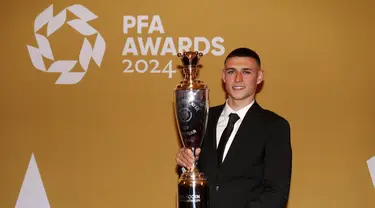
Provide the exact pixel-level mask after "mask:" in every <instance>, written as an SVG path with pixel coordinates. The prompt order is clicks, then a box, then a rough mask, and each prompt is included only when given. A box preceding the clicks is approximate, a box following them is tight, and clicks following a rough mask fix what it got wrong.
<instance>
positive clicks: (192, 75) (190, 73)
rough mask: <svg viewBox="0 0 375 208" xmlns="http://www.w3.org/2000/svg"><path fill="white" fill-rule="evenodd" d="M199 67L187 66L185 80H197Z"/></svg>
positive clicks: (190, 81)
mask: <svg viewBox="0 0 375 208" xmlns="http://www.w3.org/2000/svg"><path fill="white" fill-rule="evenodd" d="M196 71H197V68H196V67H193V66H187V67H186V68H184V75H185V76H184V79H185V80H188V81H189V83H192V82H193V80H195V79H196V78H197V75H196V74H197V73H196Z"/></svg>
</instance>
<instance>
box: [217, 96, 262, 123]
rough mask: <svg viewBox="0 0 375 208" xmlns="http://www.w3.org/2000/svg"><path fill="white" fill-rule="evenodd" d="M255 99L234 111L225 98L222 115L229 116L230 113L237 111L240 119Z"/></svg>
mask: <svg viewBox="0 0 375 208" xmlns="http://www.w3.org/2000/svg"><path fill="white" fill-rule="evenodd" d="M254 102H255V100H253V101H252V102H251V103H250V104H249V105H247V106H245V107H243V108H241V109H240V110H238V111H234V110H233V109H232V108H231V107H230V106H229V105H228V100H226V102H225V107H224V116H225V118H227V117H228V116H229V114H230V113H237V115H238V116H239V117H240V119H241V120H242V119H243V118H244V117H245V115H246V113H247V111H248V110H249V109H250V107H251V106H252V105H253V104H254Z"/></svg>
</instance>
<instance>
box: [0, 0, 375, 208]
mask: <svg viewBox="0 0 375 208" xmlns="http://www.w3.org/2000/svg"><path fill="white" fill-rule="evenodd" d="M51 4H53V16H56V15H58V14H59V12H61V11H63V10H64V9H66V8H68V7H70V6H72V5H75V4H80V5H82V6H83V7H85V8H87V10H89V11H91V12H92V13H93V14H95V15H96V16H97V18H96V19H93V20H91V21H87V23H88V24H89V25H91V27H92V28H95V31H96V33H95V34H93V35H87V40H88V42H89V43H91V45H92V46H93V47H94V43H95V41H96V37H97V34H99V33H100V35H101V36H102V37H103V40H104V41H105V53H104V56H103V57H102V61H101V63H100V64H97V63H95V61H94V60H93V59H91V60H90V63H89V65H88V69H87V71H86V73H85V75H84V77H83V78H82V79H81V80H80V81H78V82H77V83H75V84H61V83H60V84H58V83H57V84H56V80H58V79H59V77H60V73H48V72H43V71H41V70H38V69H37V68H36V67H34V65H33V62H32V59H31V58H30V57H31V56H30V53H29V49H28V46H30V47H34V49H36V50H34V52H35V51H36V52H38V51H39V54H40V53H41V52H40V51H42V50H41V49H40V50H38V49H37V48H41V47H38V43H37V40H36V35H35V33H34V23H35V22H36V17H37V16H38V15H39V14H40V13H42V12H43V11H44V10H45V9H47V8H48V7H49V6H50V5H51ZM80 8H82V7H80ZM0 10H1V13H0V14H1V33H0V37H1V64H2V67H1V68H2V69H1V70H0V73H1V74H0V77H1V78H0V79H1V81H0V85H1V87H0V89H1V104H0V105H1V111H0V115H1V131H0V156H1V157H0V167H1V168H0V170H1V171H0V184H1V185H0V207H4V208H6V207H15V204H16V202H17V199H18V196H19V193H20V190H21V186H22V183H23V180H24V177H25V173H26V170H27V167H28V164H29V161H30V158H31V155H32V154H34V156H35V159H36V162H37V164H38V167H39V171H40V175H41V177H42V180H43V184H44V188H45V190H46V193H47V196H48V200H49V203H50V205H51V207H54V208H58V207H60V208H76V207H77V208H82V207H90V208H95V207H98V208H99V207H140V208H143V207H156V208H157V207H160V208H161V207H163V208H174V207H176V191H177V174H176V173H175V160H174V159H175V153H176V152H177V151H178V149H179V148H180V146H179V145H180V143H179V138H178V137H177V134H176V128H175V123H174V117H173V116H174V115H173V108H172V102H173V89H174V87H175V85H176V84H177V83H179V81H180V80H181V74H180V73H179V72H178V71H177V72H175V73H171V77H169V74H168V72H169V71H171V69H172V70H173V69H176V66H177V65H178V64H180V61H179V59H178V58H177V57H176V56H175V54H174V52H173V50H172V49H173V46H171V44H174V47H175V48H177V50H178V48H179V46H181V45H179V43H178V42H179V41H180V39H179V38H180V37H185V39H184V38H182V39H181V40H185V43H184V44H187V43H188V42H189V40H190V41H191V44H192V46H193V45H194V44H195V42H194V41H197V40H200V42H199V41H198V45H199V47H200V48H199V50H204V47H205V46H207V41H208V42H209V45H210V46H209V49H208V50H209V52H208V53H207V54H205V56H203V57H202V59H201V64H203V65H204V66H203V69H202V70H201V72H200V75H199V78H200V79H201V80H203V81H204V82H205V83H207V84H208V86H209V88H210V105H211V106H214V105H219V104H222V103H223V102H224V92H223V90H222V88H221V80H220V77H221V68H222V67H223V60H224V58H225V56H226V55H227V54H228V53H229V52H230V51H231V50H233V49H234V48H237V47H242V46H245V47H250V48H252V49H254V50H256V51H257V52H258V53H259V54H260V56H261V59H262V63H263V67H264V70H265V71H266V74H265V82H264V86H263V89H262V91H261V92H260V93H259V94H258V101H259V103H260V104H261V105H262V106H263V107H264V108H267V109H271V110H273V111H275V112H276V113H278V114H280V115H282V116H284V117H285V118H287V119H288V120H289V121H290V124H291V128H292V145H293V177H292V185H291V193H290V202H289V205H288V208H316V207H319V208H332V207H340V208H357V207H360V208H371V207H375V198H374V196H375V195H374V194H375V189H374V186H373V184H372V181H371V177H370V173H369V170H368V168H367V165H366V160H368V159H369V158H370V157H372V156H374V155H375V131H374V123H375V117H374V115H375V110H374V109H375V108H374V106H375V93H374V90H375V87H374V85H373V82H374V77H375V63H374V56H375V53H374V48H375V41H374V37H375V12H374V11H375V2H374V1H365V0H358V1H339V0H331V1H326V0H318V1H291V0H289V1H249V0H246V1H245V0H242V1H241V0H232V1H217V0H216V1H207V0H206V1H195V0H193V1H166V0H164V1H163V0H162V1H153V0H143V1H118V0H112V1H89V0H81V1H73V0H67V1H46V0H35V1H26V0H15V1H6V2H2V5H1V9H0ZM65 11H66V19H65V23H64V24H63V25H60V26H61V27H59V28H58V29H57V30H56V31H55V32H54V33H53V34H51V35H50V36H48V37H47V35H46V34H47V33H48V30H50V31H49V32H51V31H53V30H54V28H53V26H56V25H59V22H60V23H61V17H62V16H59V17H60V19H59V18H54V19H51V18H49V19H48V18H47V17H46V16H44V17H42V19H43V18H44V20H48V21H49V22H44V23H47V24H44V26H42V27H41V28H40V29H39V31H38V32H37V34H40V35H43V37H46V38H45V39H43V40H48V43H49V44H50V47H51V48H52V52H53V57H54V60H51V59H48V58H46V57H42V60H44V62H43V63H44V65H45V66H46V71H48V70H47V69H48V67H49V66H51V65H52V64H54V63H55V62H56V61H58V60H76V61H77V60H78V62H76V65H75V66H74V68H73V69H72V70H71V71H70V72H68V73H69V74H73V72H76V73H77V72H85V71H84V70H83V68H82V66H81V65H80V64H83V63H84V62H85V61H84V60H85V58H84V57H83V56H82V57H81V58H82V60H80V58H79V57H80V51H81V48H82V45H83V42H84V36H83V35H81V34H80V33H79V32H77V31H76V30H74V29H73V28H72V27H71V26H70V25H69V24H67V22H68V21H71V20H75V19H82V18H83V19H84V18H85V17H88V16H87V15H86V16H84V17H83V16H81V17H80V16H79V14H82V13H84V12H82V11H83V10H79V12H81V13H79V12H78V13H76V14H74V13H72V12H70V10H68V9H67V10H65ZM86 14H88V13H86ZM47 16H48V15H47ZM89 16H90V15H89ZM124 16H127V17H128V18H127V19H126V18H124ZM129 16H130V17H129ZM154 16H159V17H160V20H161V22H160V21H158V20H157V19H156V20H152V19H153V17H154ZM132 17H134V19H135V20H136V21H132V20H134V19H132ZM139 17H140V18H139ZM137 18H139V19H137ZM142 18H143V19H142ZM146 18H147V19H146ZM125 19H126V20H127V21H126V24H127V25H129V26H132V24H133V23H134V25H133V26H134V27H133V28H130V29H129V30H127V31H125V30H124V24H125ZM137 21H139V22H137ZM152 21H153V22H152ZM83 22H85V21H83ZM39 23H40V22H39ZM42 23H43V21H42ZM79 23H82V21H81V22H78V23H77V24H78V25H80V24H79ZM138 23H140V24H138ZM160 23H161V24H162V28H161V27H160V26H161V25H160ZM49 24H51V26H50V27H51V28H50V29H48V27H49ZM82 24H83V23H82ZM82 24H81V26H82ZM47 25H48V26H47ZM83 25H84V24H83ZM139 25H140V27H139V30H140V31H138V32H139V33H138V32H137V26H139ZM142 25H143V26H142ZM151 25H153V28H152V27H151ZM82 27H83V26H82ZM150 28H151V31H150ZM89 29H90V28H89ZM157 29H158V30H157ZM161 29H163V31H161ZM88 31H94V30H88ZM149 32H150V33H149ZM149 37H150V39H151V40H152V41H153V42H154V43H155V42H156V41H157V39H158V38H159V40H160V47H159V48H158V50H157V51H156V55H152V54H151V51H148V52H147V51H146V55H142V53H141V49H140V47H141V46H140V43H139V42H138V38H141V40H142V41H143V42H144V43H145V42H146V41H147V39H148V38H149ZM197 37H198V38H197ZM199 37H200V38H199ZM202 37H203V38H202ZM128 38H133V40H134V43H135V49H136V50H137V51H138V53H139V54H138V55H134V53H127V54H124V48H126V42H127V41H130V40H128ZM167 39H168V41H167ZM205 40H207V41H206V42H205ZM220 40H223V42H220ZM171 41H172V43H171ZM215 41H216V42H215ZM131 42H132V41H130V42H128V43H127V44H128V46H127V47H128V50H130V51H131V50H133V52H134V47H133V48H132V46H134V45H131V44H132V43H131ZM165 42H168V44H169V45H168V44H167V47H166V48H165V51H164V52H165V55H162V54H161V51H162V47H163V45H164V44H165ZM213 42H214V43H213ZM43 43H46V42H45V41H44V42H43ZM41 44H42V43H41ZM205 44H206V45H205ZM215 44H216V47H214V46H215ZM42 45H43V44H42ZM46 46H47V45H46V44H44V45H43V47H44V51H43V53H44V55H46V54H47V55H48V50H47V49H48V47H46ZM220 46H221V48H220ZM98 47H99V46H98ZM129 47H130V48H129ZM224 48H225V51H223V49H224ZM155 50H156V49H155ZM88 51H90V50H88ZM171 51H172V52H171ZM212 51H214V52H212ZM101 52H103V51H99V52H98V51H97V52H96V53H97V54H96V55H97V56H98V57H99V58H97V59H100V53H101ZM215 52H216V55H215V54H214V53H215ZM220 52H221V53H220ZM82 53H83V54H85V51H83V52H82ZM87 53H88V52H87ZM87 53H86V55H87ZM98 54H99V55H98ZM40 57H41V56H39V58H40ZM89 58H90V57H89ZM124 60H125V61H124ZM130 62H131V64H132V66H131V67H129V63H130ZM38 63H40V62H38ZM86 63H87V60H86ZM168 63H169V64H170V66H169V65H168ZM146 64H147V65H148V67H146ZM135 65H137V69H138V71H137V70H135ZM157 65H158V66H157ZM128 67H129V69H128V70H131V69H133V70H134V71H133V72H131V73H126V72H124V71H125V70H126V68H128ZM153 68H155V69H154V70H155V71H156V73H151V70H152V69H153ZM164 68H165V70H164V72H165V73H162V70H163V69H164ZM172 72H173V71H172Z"/></svg>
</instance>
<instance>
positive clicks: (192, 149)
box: [190, 147, 199, 173]
mask: <svg viewBox="0 0 375 208" xmlns="http://www.w3.org/2000/svg"><path fill="white" fill-rule="evenodd" d="M190 149H191V151H192V152H193V157H194V162H193V165H192V166H191V168H190V172H193V173H199V170H198V167H197V165H198V161H197V156H196V150H197V148H195V147H191V148H190Z"/></svg>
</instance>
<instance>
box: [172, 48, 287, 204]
mask: <svg viewBox="0 0 375 208" xmlns="http://www.w3.org/2000/svg"><path fill="white" fill-rule="evenodd" d="M224 66H225V67H224V69H223V72H222V80H223V82H224V84H225V90H226V92H227V94H228V98H227V100H226V102H225V104H223V105H220V106H216V107H211V108H210V110H209V118H208V125H207V132H206V135H205V138H204V140H203V144H202V149H201V151H200V149H198V150H197V151H196V156H197V158H198V157H199V163H198V165H199V169H200V171H201V172H202V173H204V174H205V176H206V177H207V178H208V183H209V192H210V195H209V197H210V198H209V200H210V208H285V206H286V203H287V201H288V198H289V189H290V180H291V169H292V148H291V142H290V126H289V123H288V121H287V120H285V119H284V118H283V117H281V116H279V115H277V114H276V113H274V112H272V111H269V110H265V109H263V108H262V107H260V105H259V104H258V103H257V101H256V100H255V94H256V91H257V87H258V85H259V84H260V83H261V82H262V81H263V74H264V72H263V70H262V69H261V62H260V58H259V56H258V54H257V53H256V52H254V51H253V50H251V49H248V48H238V49H235V50H234V51H232V52H231V53H230V54H229V55H228V56H227V58H226V59H225V62H224ZM176 161H177V163H178V164H179V165H180V166H181V167H184V168H190V167H191V166H192V163H193V161H194V160H193V153H192V152H191V151H190V150H188V149H185V148H181V149H180V151H179V152H178V153H177V155H176Z"/></svg>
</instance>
